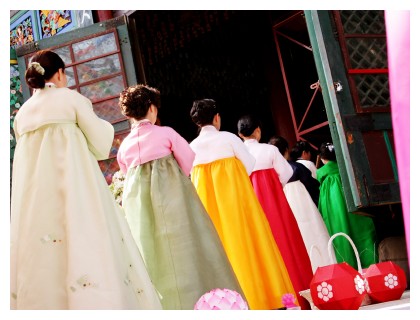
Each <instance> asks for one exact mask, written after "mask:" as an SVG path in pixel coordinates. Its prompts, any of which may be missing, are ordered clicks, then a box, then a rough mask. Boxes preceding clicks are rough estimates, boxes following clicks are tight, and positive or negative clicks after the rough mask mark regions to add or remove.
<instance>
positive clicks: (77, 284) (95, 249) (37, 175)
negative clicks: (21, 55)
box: [10, 50, 162, 310]
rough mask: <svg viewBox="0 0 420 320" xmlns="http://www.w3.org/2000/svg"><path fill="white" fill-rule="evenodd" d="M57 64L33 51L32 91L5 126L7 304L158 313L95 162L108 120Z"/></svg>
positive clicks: (103, 149)
mask: <svg viewBox="0 0 420 320" xmlns="http://www.w3.org/2000/svg"><path fill="white" fill-rule="evenodd" d="M64 68H65V65H64V62H63V60H62V59H61V58H60V57H59V56H58V55H57V54H56V53H54V52H52V51H48V50H45V51H39V52H37V53H35V55H34V56H33V57H32V59H31V62H30V63H29V65H28V69H27V71H26V73H25V80H26V82H27V84H28V85H29V86H30V87H31V88H33V89H35V90H34V91H33V95H32V97H30V98H29V99H28V100H27V101H26V102H25V103H24V104H23V106H22V107H21V108H20V110H19V112H18V113H17V115H16V118H15V122H14V130H15V134H16V139H17V146H16V151H15V156H14V161H13V174H12V178H13V179H12V195H11V197H12V199H11V226H10V233H11V234H10V236H11V247H10V273H11V275H10V287H11V288H10V290H11V299H10V304H11V309H30V310H35V309H43V310H45V309H162V306H161V303H160V300H159V298H158V296H157V293H156V290H155V288H154V286H153V284H152V282H151V281H150V278H149V275H148V273H147V271H146V268H145V265H144V262H143V260H142V257H141V255H140V252H139V251H138V248H137V246H136V244H135V242H134V239H133V237H132V235H131V232H130V229H129V227H128V224H127V221H126V219H125V216H124V213H123V212H122V210H121V208H120V207H119V206H118V205H117V203H116V202H115V200H114V197H113V195H112V193H111V191H110V190H109V188H108V185H107V183H106V181H105V178H104V176H103V174H102V172H101V170H100V168H99V165H98V160H101V159H106V158H108V155H109V152H110V149H111V145H112V141H113V138H114V129H113V126H112V125H111V124H110V123H109V122H107V121H105V120H102V119H100V118H98V117H97V116H96V114H95V113H94V111H93V108H92V103H91V101H90V100H89V99H87V98H86V97H84V96H82V95H81V94H80V93H78V92H77V91H76V90H71V89H68V88H66V86H67V78H66V74H65V73H64Z"/></svg>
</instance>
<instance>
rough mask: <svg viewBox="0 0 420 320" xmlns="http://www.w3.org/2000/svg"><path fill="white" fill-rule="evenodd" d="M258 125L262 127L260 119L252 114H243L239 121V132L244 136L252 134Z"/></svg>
mask: <svg viewBox="0 0 420 320" xmlns="http://www.w3.org/2000/svg"><path fill="white" fill-rule="evenodd" d="M258 127H260V128H261V123H260V121H259V120H258V119H257V118H256V117H254V116H252V115H250V114H247V115H244V116H242V117H241V118H240V119H239V121H238V133H240V134H242V135H243V136H244V137H249V136H251V135H252V134H253V133H254V131H255V129H257V128H258Z"/></svg>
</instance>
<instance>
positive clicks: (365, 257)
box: [317, 143, 378, 270]
mask: <svg viewBox="0 0 420 320" xmlns="http://www.w3.org/2000/svg"><path fill="white" fill-rule="evenodd" d="M319 156H320V158H321V161H322V163H323V164H324V165H323V166H322V167H321V168H319V169H318V170H317V179H318V181H319V182H320V183H321V191H320V194H319V204H318V209H319V212H321V215H322V218H323V219H324V222H325V225H326V227H327V229H328V232H329V234H330V236H332V235H333V234H335V233H337V232H344V233H345V234H347V235H348V236H349V237H350V238H351V239H352V241H353V242H354V244H355V246H356V248H357V251H358V254H359V257H360V262H361V265H362V268H367V267H369V266H370V265H371V264H374V263H377V261H378V257H377V253H376V252H377V250H376V247H377V244H376V232H375V225H374V223H373V220H372V218H370V217H368V216H362V215H359V214H354V213H351V212H348V210H347V206H346V202H345V200H344V193H343V185H342V182H341V177H340V172H339V170H338V165H337V161H336V156H335V149H334V146H333V145H332V144H331V143H323V144H322V145H321V147H320V149H319ZM333 245H334V249H335V255H336V258H337V262H339V263H340V262H343V261H345V262H347V263H348V264H349V265H351V266H352V267H353V268H355V269H356V270H357V260H356V255H355V252H354V250H353V247H352V246H351V244H350V242H349V241H348V240H347V239H346V238H344V237H337V238H335V239H334V241H333Z"/></svg>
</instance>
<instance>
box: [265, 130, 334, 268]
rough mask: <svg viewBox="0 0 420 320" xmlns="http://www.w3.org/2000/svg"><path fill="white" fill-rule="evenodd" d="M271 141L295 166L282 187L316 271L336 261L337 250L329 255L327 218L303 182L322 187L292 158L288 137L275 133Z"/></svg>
mask: <svg viewBox="0 0 420 320" xmlns="http://www.w3.org/2000/svg"><path fill="white" fill-rule="evenodd" d="M268 143H269V144H272V145H274V146H276V147H277V148H278V150H279V151H280V153H281V154H282V155H283V156H284V158H285V159H287V161H288V162H289V164H290V166H291V167H292V168H293V175H292V176H291V177H290V179H289V181H287V183H286V185H285V186H284V187H283V190H284V194H285V196H286V198H287V202H288V203H289V205H290V208H291V209H292V211H293V214H294V215H295V218H296V221H297V223H298V226H299V230H300V233H301V235H302V238H303V242H304V243H305V247H306V250H307V252H308V254H309V258H310V259H311V264H312V271H313V272H315V271H316V269H317V268H318V267H322V266H325V265H329V264H333V263H336V259H335V254H334V252H332V257H331V258H332V260H331V259H330V257H329V255H328V241H329V239H330V236H329V234H328V230H327V228H326V226H325V223H324V220H323V219H322V216H321V214H320V213H319V211H318V208H317V206H316V205H315V203H314V202H313V201H312V198H311V196H310V194H309V192H308V190H307V187H305V184H303V182H306V185H310V186H314V187H315V186H316V187H319V182H318V181H317V180H316V179H314V178H312V175H311V172H310V171H309V169H308V168H306V167H305V166H304V165H303V164H301V163H299V162H296V161H291V160H290V158H289V144H288V143H287V141H286V139H284V138H283V137H280V136H274V137H272V138H271V139H270V140H269V142H268ZM302 181H303V182H302Z"/></svg>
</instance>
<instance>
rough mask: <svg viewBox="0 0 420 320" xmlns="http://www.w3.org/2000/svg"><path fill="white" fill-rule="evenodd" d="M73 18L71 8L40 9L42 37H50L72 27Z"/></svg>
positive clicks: (39, 20) (39, 23)
mask: <svg viewBox="0 0 420 320" xmlns="http://www.w3.org/2000/svg"><path fill="white" fill-rule="evenodd" d="M73 20H74V19H73V16H72V12H71V10H39V11H38V25H39V33H40V35H41V38H42V39H44V38H49V37H51V36H54V35H56V34H58V33H61V32H64V31H67V30H70V29H72V27H73V26H74V22H73Z"/></svg>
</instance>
